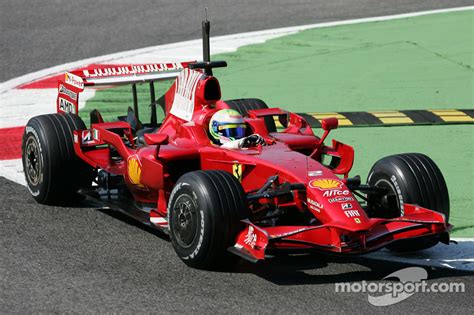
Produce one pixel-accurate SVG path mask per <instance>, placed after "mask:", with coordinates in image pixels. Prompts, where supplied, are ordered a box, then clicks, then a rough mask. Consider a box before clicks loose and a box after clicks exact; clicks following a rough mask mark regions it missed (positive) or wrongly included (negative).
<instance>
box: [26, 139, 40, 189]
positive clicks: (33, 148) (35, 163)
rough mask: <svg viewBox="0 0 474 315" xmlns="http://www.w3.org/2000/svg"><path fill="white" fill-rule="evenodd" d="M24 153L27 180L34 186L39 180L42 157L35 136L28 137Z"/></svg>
mask: <svg viewBox="0 0 474 315" xmlns="http://www.w3.org/2000/svg"><path fill="white" fill-rule="evenodd" d="M24 154H25V162H26V163H25V164H26V168H25V171H26V176H27V179H28V182H29V183H30V184H31V185H34V186H36V185H38V184H39V183H40V182H41V176H42V173H41V170H42V168H43V159H42V158H41V151H40V149H39V145H38V142H37V140H36V138H35V137H33V136H30V137H28V140H27V141H26V146H25V153H24Z"/></svg>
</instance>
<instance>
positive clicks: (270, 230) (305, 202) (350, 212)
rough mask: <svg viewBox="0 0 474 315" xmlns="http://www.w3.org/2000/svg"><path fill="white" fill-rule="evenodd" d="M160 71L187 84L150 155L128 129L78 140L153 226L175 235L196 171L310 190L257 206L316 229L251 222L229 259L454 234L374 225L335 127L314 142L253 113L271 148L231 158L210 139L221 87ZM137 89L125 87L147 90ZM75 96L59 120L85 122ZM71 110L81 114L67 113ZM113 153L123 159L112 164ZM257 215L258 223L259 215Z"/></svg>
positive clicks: (417, 225)
mask: <svg viewBox="0 0 474 315" xmlns="http://www.w3.org/2000/svg"><path fill="white" fill-rule="evenodd" d="M127 67H129V68H128V69H132V68H131V67H132V66H127ZM155 67H159V66H156V65H155ZM160 67H161V68H160V69H165V70H166V69H168V70H169V69H171V70H174V71H176V73H177V74H178V73H179V75H178V78H177V79H176V81H175V82H174V83H173V85H172V86H171V88H170V89H169V90H168V92H167V93H166V94H165V113H166V118H165V119H164V121H163V123H162V125H161V127H160V128H159V130H158V131H156V132H155V133H151V134H147V135H145V141H146V143H147V145H142V146H139V145H137V144H136V143H135V141H134V135H133V132H132V130H131V127H130V125H129V124H128V123H126V122H104V123H96V124H92V126H91V128H90V129H89V130H86V131H76V132H75V134H74V139H75V144H74V148H75V151H76V154H77V155H78V156H79V157H80V158H81V159H83V160H84V161H86V162H87V163H88V164H90V165H91V166H93V167H94V168H96V169H102V170H105V171H106V172H108V173H110V174H115V175H121V176H123V178H124V180H125V183H126V185H127V186H128V189H129V190H130V192H131V194H132V196H133V199H134V200H135V201H136V202H138V203H144V204H152V205H154V206H153V207H152V209H151V211H150V212H149V213H150V218H149V220H150V223H151V224H153V225H155V226H157V227H159V228H161V229H164V230H166V229H167V200H168V198H169V195H170V192H171V190H172V189H173V186H174V184H175V182H176V181H177V179H178V178H179V176H181V175H182V174H183V173H185V172H188V171H193V170H216V169H217V170H225V171H228V172H230V173H233V174H234V175H235V176H236V177H237V178H238V179H239V180H240V181H241V183H242V186H243V188H244V191H245V192H247V193H249V192H252V191H255V190H258V189H259V188H261V187H262V186H263V185H264V184H265V182H266V181H267V179H268V178H269V177H270V176H273V175H278V179H277V182H276V183H275V185H276V184H280V185H281V184H283V183H290V184H304V185H305V187H306V189H305V190H295V191H292V192H291V194H289V195H284V196H278V197H274V198H261V199H259V200H258V201H259V204H260V205H272V206H274V207H279V208H292V209H293V211H299V212H301V213H304V212H306V213H308V212H309V213H310V214H311V215H312V216H314V220H313V223H311V224H309V225H304V226H301V225H298V226H259V225H257V224H255V223H253V222H252V221H251V220H250V218H249V219H248V220H245V224H246V228H245V229H244V230H242V231H241V233H240V234H239V235H238V237H237V239H236V242H235V246H234V247H233V248H230V250H231V251H233V252H235V253H237V254H239V255H241V256H244V257H246V258H249V259H251V260H259V259H264V257H265V253H269V252H270V251H272V250H275V249H276V250H279V249H289V250H296V251H300V250H301V251H304V250H307V249H320V250H324V251H330V252H338V253H363V252H368V251H372V250H376V249H378V248H380V247H383V246H386V245H388V244H389V243H391V242H393V241H395V240H400V239H408V238H417V237H429V236H436V235H442V234H443V235H444V234H447V233H446V232H447V231H448V230H449V228H450V226H449V225H448V224H447V223H446V221H445V218H444V216H443V215H442V214H440V213H437V212H434V211H431V210H429V209H425V208H421V207H418V206H415V205H409V204H405V205H404V210H405V211H404V215H403V216H401V217H399V218H395V219H380V218H369V217H368V216H367V215H366V212H365V211H364V209H363V208H362V207H361V205H360V204H359V202H358V201H357V199H356V198H355V196H354V195H353V194H352V192H351V191H350V190H349V189H348V187H347V186H346V179H347V178H348V174H349V171H350V170H351V168H352V165H353V161H354V150H353V148H352V147H351V146H348V145H346V144H343V143H341V142H338V141H335V140H333V141H332V145H331V146H326V145H324V143H323V141H322V140H324V138H325V136H326V135H327V132H329V129H331V128H334V127H335V126H334V121H331V120H328V121H325V122H324V124H329V125H330V126H326V129H327V130H326V133H325V135H323V136H322V138H323V139H322V138H319V137H317V136H315V135H314V133H313V131H312V129H311V128H310V126H309V125H308V123H307V122H306V121H305V119H303V118H302V117H301V116H299V115H296V114H294V113H288V112H286V111H284V110H282V109H279V108H269V109H261V110H252V111H249V115H248V117H247V118H245V122H246V124H247V126H248V128H247V129H248V132H249V134H252V133H258V134H260V135H261V136H262V137H264V139H265V140H266V142H267V144H268V145H267V146H259V147H256V148H249V149H241V150H229V149H223V148H220V147H219V146H216V145H214V144H212V143H211V142H210V140H209V137H208V133H207V130H208V124H209V120H210V118H211V116H212V115H213V114H214V113H215V112H216V111H217V110H219V109H222V108H228V105H227V104H226V103H225V102H224V101H221V100H220V97H221V93H220V87H219V83H218V81H217V79H216V78H215V77H212V76H207V75H205V74H204V72H201V71H195V70H190V69H189V68H188V64H187V63H180V64H168V66H166V65H165V66H160ZM119 68H120V67H119V66H117V67H116V68H115V69H114V70H113V71H112V70H109V71H108V72H104V73H105V74H104V73H102V72H101V74H100V75H98V74H96V73H95V72H94V71H93V70H92V69H88V70H85V71H77V72H74V73H72V74H67V75H66V80H64V81H61V82H59V88H60V89H61V86H64V87H66V88H67V89H68V90H70V91H71V92H73V93H77V94H79V92H80V91H82V89H83V88H84V86H86V87H87V86H92V85H97V82H99V79H103V78H109V79H110V78H112V79H113V78H115V77H121V76H125V75H129V74H130V73H126V71H125V68H123V67H122V68H123V69H124V70H123V71H122V72H120V71H119V70H117V69H119ZM136 69H137V68H135V71H138V72H139V71H140V69H141V70H143V71H142V72H140V73H137V72H134V73H133V74H134V76H136V75H137V74H142V75H144V74H146V73H147V72H146V71H145V70H144V69H145V68H144V67H143V65H142V68H138V70H136ZM155 70H156V68H155ZM86 71H87V72H86ZM101 71H104V70H101ZM130 71H132V70H130ZM160 71H161V70H156V71H155V72H160ZM91 73H92V74H94V73H95V75H91ZM175 76H176V75H175ZM99 77H100V78H99ZM94 79H97V80H96V81H95V82H94ZM133 80H135V79H133ZM133 80H132V81H126V83H130V82H139V80H135V81H133ZM76 81H78V82H76ZM105 82H106V83H105V84H112V83H111V82H109V81H105ZM121 82H125V81H121ZM63 92H64V91H63ZM68 94H69V95H66V96H64V93H62V92H61V91H60V92H59V96H58V111H59V112H64V111H67V112H75V113H77V111H78V108H77V104H78V103H77V102H78V95H76V96H77V97H76V98H75V99H74V97H73V96H74V94H72V95H71V93H68ZM61 99H65V100H66V101H67V102H69V103H71V104H70V105H68V104H67V103H65V102H64V101H61ZM61 102H63V103H61ZM68 106H69V107H70V108H73V109H71V110H67V108H68ZM71 106H72V107H71ZM266 116H272V117H274V118H275V119H277V117H279V119H280V120H279V121H280V122H283V124H284V125H285V126H286V127H285V128H284V130H282V131H280V132H270V133H269V132H268V130H267V127H266V125H265V121H264V117H266ZM336 125H337V124H336ZM124 140H126V141H124ZM112 148H113V149H112ZM112 151H114V152H115V153H114V154H117V153H118V155H119V156H120V158H119V159H117V158H112ZM324 157H325V158H328V157H329V158H331V159H333V160H335V161H337V163H335V164H334V165H332V166H331V167H328V166H327V165H324V164H322V161H323V158H324ZM251 210H252V212H254V213H256V212H258V211H260V210H261V208H259V207H253V208H251Z"/></svg>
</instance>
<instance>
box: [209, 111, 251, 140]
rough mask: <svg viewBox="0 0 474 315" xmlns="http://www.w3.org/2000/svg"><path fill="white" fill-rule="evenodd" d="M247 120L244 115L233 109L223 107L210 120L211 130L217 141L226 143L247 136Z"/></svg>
mask: <svg viewBox="0 0 474 315" xmlns="http://www.w3.org/2000/svg"><path fill="white" fill-rule="evenodd" d="M245 128H246V126H245V122H244V119H243V118H242V115H240V113H239V112H238V111H236V110H233V109H221V110H219V111H217V112H216V113H214V115H213V116H212V118H211V121H210V122H209V132H210V134H211V136H212V138H213V139H212V140H213V141H214V142H215V143H220V144H224V143H226V142H229V141H233V140H237V139H241V138H243V137H245Z"/></svg>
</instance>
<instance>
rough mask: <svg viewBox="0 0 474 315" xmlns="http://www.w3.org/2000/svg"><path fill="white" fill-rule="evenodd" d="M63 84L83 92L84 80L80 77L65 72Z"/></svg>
mask: <svg viewBox="0 0 474 315" xmlns="http://www.w3.org/2000/svg"><path fill="white" fill-rule="evenodd" d="M64 82H66V83H67V84H70V85H72V86H75V87H77V88H78V89H81V90H84V80H82V78H81V77H80V76H77V75H75V74H72V73H70V72H66V74H65V75H64Z"/></svg>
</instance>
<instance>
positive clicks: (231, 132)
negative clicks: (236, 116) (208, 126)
mask: <svg viewBox="0 0 474 315" xmlns="http://www.w3.org/2000/svg"><path fill="white" fill-rule="evenodd" d="M219 132H220V133H221V134H222V135H223V136H224V137H226V138H233V139H241V138H243V137H245V124H226V125H221V126H219Z"/></svg>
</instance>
